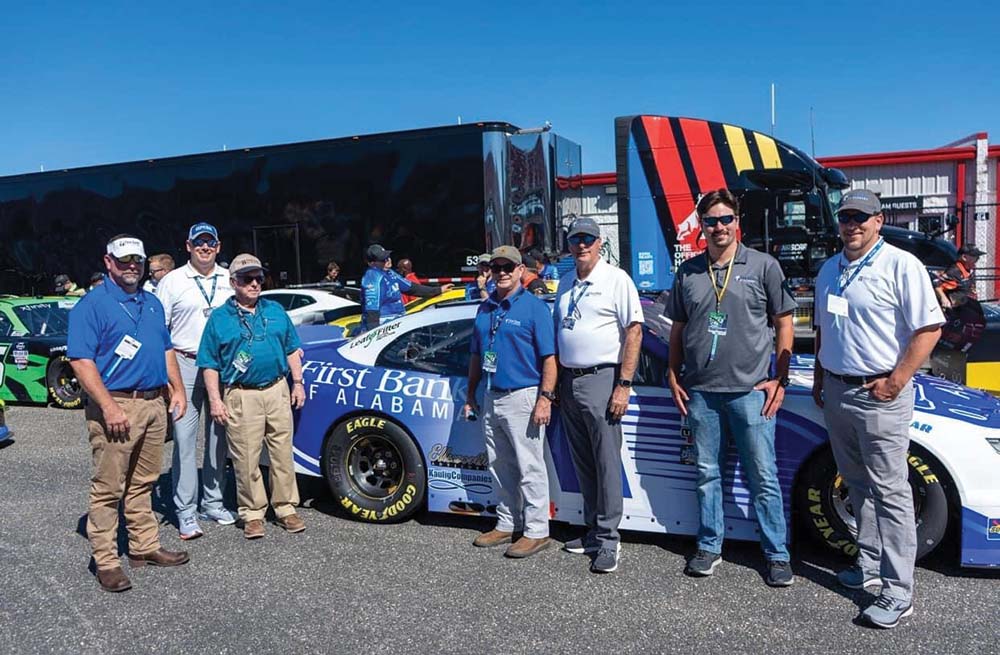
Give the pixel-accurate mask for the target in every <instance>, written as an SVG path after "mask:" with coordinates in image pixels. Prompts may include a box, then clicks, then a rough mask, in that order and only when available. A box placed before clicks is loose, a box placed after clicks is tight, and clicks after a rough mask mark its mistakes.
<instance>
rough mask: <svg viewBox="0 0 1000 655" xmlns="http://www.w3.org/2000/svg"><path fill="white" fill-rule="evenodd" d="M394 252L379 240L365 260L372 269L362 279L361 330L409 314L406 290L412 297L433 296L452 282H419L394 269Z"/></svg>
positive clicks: (369, 247) (448, 286)
mask: <svg viewBox="0 0 1000 655" xmlns="http://www.w3.org/2000/svg"><path fill="white" fill-rule="evenodd" d="M391 256H392V252H391V251H389V250H386V249H385V248H383V247H382V246H380V245H378V244H377V243H375V244H372V245H370V246H368V250H367V251H366V252H365V259H367V260H368V270H367V271H365V274H364V275H363V276H362V278H361V289H362V293H363V296H362V300H361V302H362V305H363V306H362V311H361V330H362V332H366V331H368V330H370V329H372V328H375V327H378V326H379V324H380V323H388V322H389V321H391V320H393V319H396V318H399V317H400V316H402V315H403V314H405V313H406V308H405V307H404V306H403V292H404V291H405V292H406V293H407V294H409V295H411V296H420V297H421V298H429V297H431V296H436V295H438V294H441V293H444V292H445V291H448V290H449V289H451V287H452V285H450V284H442V285H441V286H436V285H433V286H430V285H425V284H419V283H417V282H413V281H411V280H407V279H406V278H405V277H403V276H402V275H400V274H399V273H397V272H396V271H394V270H392V257H391Z"/></svg>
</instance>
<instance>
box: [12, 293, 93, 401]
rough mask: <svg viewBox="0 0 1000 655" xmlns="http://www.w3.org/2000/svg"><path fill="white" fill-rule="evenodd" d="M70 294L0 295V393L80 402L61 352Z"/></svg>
mask: <svg viewBox="0 0 1000 655" xmlns="http://www.w3.org/2000/svg"><path fill="white" fill-rule="evenodd" d="M77 300H79V298H76V297H71V296H51V297H49V296H36V297H30V298H28V297H15V296H5V297H0V399H3V400H7V401H11V402H21V403H41V404H47V403H49V402H51V403H52V404H53V405H55V406H57V407H62V408H64V409H75V408H77V407H82V406H83V397H82V390H81V388H80V384H79V383H78V382H77V380H76V376H75V375H74V374H73V369H72V368H71V367H70V365H69V359H68V358H67V357H66V334H67V331H68V329H69V310H70V309H72V307H73V305H75V304H76V302H77Z"/></svg>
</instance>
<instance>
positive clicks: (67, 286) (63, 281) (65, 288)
mask: <svg viewBox="0 0 1000 655" xmlns="http://www.w3.org/2000/svg"><path fill="white" fill-rule="evenodd" d="M85 293H87V290H86V289H81V288H80V287H78V286H76V282H74V281H73V280H71V279H69V276H68V275H66V274H65V273H60V274H59V275H57V276H56V279H55V294H56V295H57V296H82V295H83V294H85Z"/></svg>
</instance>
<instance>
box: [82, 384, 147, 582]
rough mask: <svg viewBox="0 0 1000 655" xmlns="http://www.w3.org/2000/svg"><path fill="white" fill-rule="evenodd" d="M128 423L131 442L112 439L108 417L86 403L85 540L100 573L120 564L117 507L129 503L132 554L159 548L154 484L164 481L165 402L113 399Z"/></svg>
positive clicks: (91, 404) (126, 520)
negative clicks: (90, 467) (90, 470)
mask: <svg viewBox="0 0 1000 655" xmlns="http://www.w3.org/2000/svg"><path fill="white" fill-rule="evenodd" d="M115 402H117V403H118V406H119V407H121V408H122V411H124V412H125V416H127V417H128V422H129V426H130V427H129V434H128V438H126V439H125V440H123V441H112V440H111V438H110V437H109V435H108V433H107V432H106V431H105V425H104V415H103V414H102V413H101V409H100V408H99V407H98V406H97V405H96V404H94V403H92V402H88V403H87V408H86V410H85V411H84V415H85V417H86V419H87V431H88V432H89V434H90V449H91V453H92V455H93V458H94V477H93V478H91V480H90V510H89V512H88V514H87V537H88V538H89V539H90V546H91V548H92V549H93V551H94V561H95V562H96V563H97V568H98V569H112V568H115V567H116V566H121V561H120V560H119V556H118V504H119V502H121V501H122V499H124V501H125V525H126V527H127V528H128V549H129V553H130V554H132V555H144V554H146V553H152V552H154V551H156V550H159V548H160V529H159V524H158V523H157V520H156V516H155V515H154V514H153V504H152V491H153V483H155V482H156V480H157V479H158V478H159V477H160V467H161V465H162V462H163V440H164V438H165V437H166V434H167V408H166V405H165V404H164V402H163V399H162V398H156V399H153V400H141V399H132V398H127V399H126V398H115Z"/></svg>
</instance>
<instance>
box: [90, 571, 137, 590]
mask: <svg viewBox="0 0 1000 655" xmlns="http://www.w3.org/2000/svg"><path fill="white" fill-rule="evenodd" d="M97 582H99V583H100V585H101V589H103V590H104V591H110V592H111V593H118V592H119V591H128V590H129V589H131V588H132V581H131V580H129V579H128V576H127V575H125V572H124V571H122V567H120V566H116V567H115V568H113V569H97Z"/></svg>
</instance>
